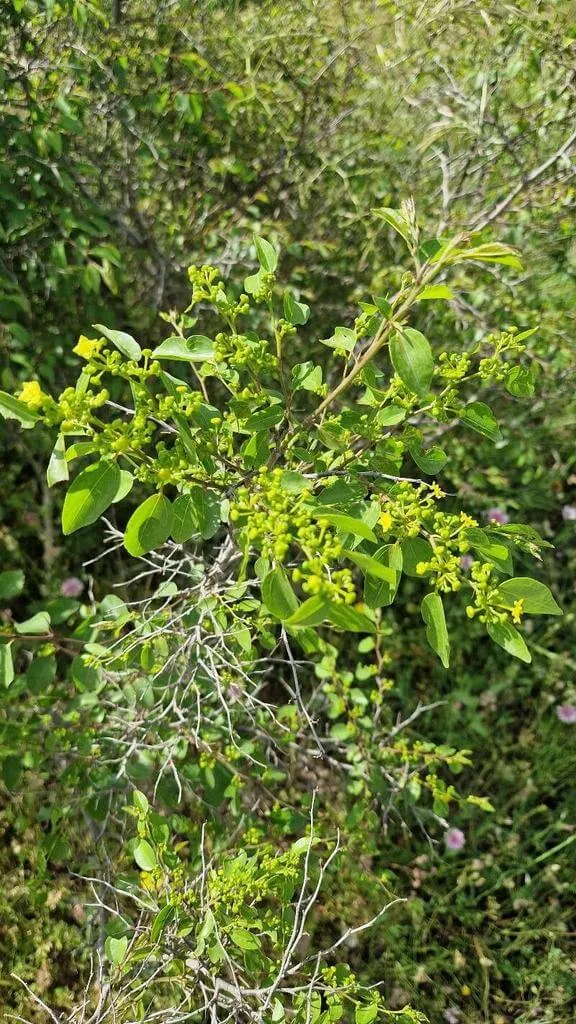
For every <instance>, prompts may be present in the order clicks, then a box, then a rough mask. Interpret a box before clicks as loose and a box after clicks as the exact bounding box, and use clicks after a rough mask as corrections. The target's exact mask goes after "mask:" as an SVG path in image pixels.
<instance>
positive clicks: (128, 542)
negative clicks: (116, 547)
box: [124, 494, 173, 557]
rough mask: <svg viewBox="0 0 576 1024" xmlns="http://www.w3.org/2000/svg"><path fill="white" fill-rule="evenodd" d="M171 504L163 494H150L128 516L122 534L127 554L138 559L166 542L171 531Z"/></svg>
mask: <svg viewBox="0 0 576 1024" xmlns="http://www.w3.org/2000/svg"><path fill="white" fill-rule="evenodd" d="M172 518H173V513H172V502H171V501H170V500H169V499H168V498H167V497H166V495H165V494H152V495H150V497H149V498H146V501H143V502H142V504H141V505H139V506H138V508H137V509H136V511H135V512H134V513H133V514H132V515H131V516H130V519H129V520H128V525H127V526H126V532H125V534H124V547H125V548H126V550H127V552H128V554H130V555H134V556H135V557H138V556H140V555H145V554H146V553H147V552H148V551H153V550H154V548H159V547H160V546H161V545H162V544H164V541H166V540H168V537H169V536H170V532H171V530H172Z"/></svg>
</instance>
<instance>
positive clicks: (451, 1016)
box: [444, 1006, 460, 1024]
mask: <svg viewBox="0 0 576 1024" xmlns="http://www.w3.org/2000/svg"><path fill="white" fill-rule="evenodd" d="M444 1020H447V1021H448V1024H458V1021H459V1020H460V1010H459V1009H458V1007H457V1006H449V1007H448V1008H447V1009H446V1010H444Z"/></svg>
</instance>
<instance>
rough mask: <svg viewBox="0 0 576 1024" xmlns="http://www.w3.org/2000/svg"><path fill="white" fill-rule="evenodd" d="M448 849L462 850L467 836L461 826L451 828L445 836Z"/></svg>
mask: <svg viewBox="0 0 576 1024" xmlns="http://www.w3.org/2000/svg"><path fill="white" fill-rule="evenodd" d="M444 842H445V843H446V848H447V849H448V850H455V851H456V852H457V851H458V850H462V849H463V848H464V846H465V844H466V836H465V835H464V833H463V832H462V831H461V829H459V828H449V829H448V831H447V832H446V834H445V836H444Z"/></svg>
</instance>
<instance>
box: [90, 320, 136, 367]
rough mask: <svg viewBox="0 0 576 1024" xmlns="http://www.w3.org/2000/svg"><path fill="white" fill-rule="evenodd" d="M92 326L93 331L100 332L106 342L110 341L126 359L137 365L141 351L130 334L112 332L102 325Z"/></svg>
mask: <svg viewBox="0 0 576 1024" xmlns="http://www.w3.org/2000/svg"><path fill="white" fill-rule="evenodd" d="M92 326H93V328H94V330H95V331H100V334H103V335H104V337H105V338H108V341H111V342H112V344H113V345H115V346H116V348H117V349H118V351H119V352H121V353H122V355H123V356H126V358H127V359H133V360H134V362H135V363H137V362H138V361H139V360H140V359H141V358H142V349H141V348H140V345H139V344H138V342H137V341H135V340H134V338H133V337H132V335H131V334H126V333H125V331H113V330H111V329H110V327H104V325H103V324H92Z"/></svg>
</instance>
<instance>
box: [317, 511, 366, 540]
mask: <svg viewBox="0 0 576 1024" xmlns="http://www.w3.org/2000/svg"><path fill="white" fill-rule="evenodd" d="M313 515H314V516H315V517H316V518H317V519H326V520H327V521H328V522H329V523H330V524H331V525H332V526H335V527H336V529H337V530H341V531H342V532H343V533H353V534H354V536H355V537H362V539H363V540H371V541H372V542H373V543H375V544H376V543H378V541H377V537H376V534H375V533H374V531H373V530H372V529H371V528H370V527H369V526H368V525H367V523H363V522H362V520H361V519H354V518H353V516H347V515H344V514H343V513H341V512H327V511H326V510H325V509H314V510H313Z"/></svg>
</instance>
